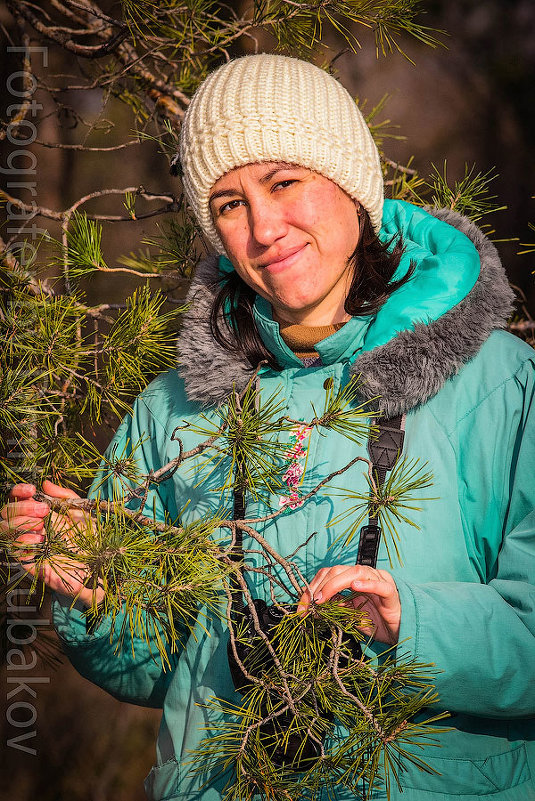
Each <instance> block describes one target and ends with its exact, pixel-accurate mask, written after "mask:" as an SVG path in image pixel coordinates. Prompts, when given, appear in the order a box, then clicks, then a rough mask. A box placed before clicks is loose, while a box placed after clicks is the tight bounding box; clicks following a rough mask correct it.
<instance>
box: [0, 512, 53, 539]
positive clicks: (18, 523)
mask: <svg viewBox="0 0 535 801" xmlns="http://www.w3.org/2000/svg"><path fill="white" fill-rule="evenodd" d="M43 527H44V522H43V520H39V519H37V518H35V517H27V516H24V515H18V516H16V517H12V518H9V520H6V521H4V522H2V523H0V531H1V532H2V533H3V534H9V535H10V536H15V535H16V534H17V532H20V533H21V534H22V533H24V532H25V531H41V530H42V529H43Z"/></svg>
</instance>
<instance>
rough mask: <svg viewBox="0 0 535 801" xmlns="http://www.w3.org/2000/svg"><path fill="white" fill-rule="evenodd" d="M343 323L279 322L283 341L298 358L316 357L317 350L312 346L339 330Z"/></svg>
mask: <svg viewBox="0 0 535 801" xmlns="http://www.w3.org/2000/svg"><path fill="white" fill-rule="evenodd" d="M343 325H345V323H334V324H333V325H296V324H295V323H288V324H284V323H280V324H279V328H280V333H281V337H282V338H283V340H284V342H285V343H286V344H287V345H288V347H289V348H290V350H293V352H294V353H295V355H296V356H297V357H298V358H299V359H304V358H307V357H312V356H314V357H317V356H318V352H317V351H316V350H314V346H315V345H316V344H317V343H318V342H321V341H322V339H327V337H330V336H331V334H334V333H336V331H339V330H340V329H341V328H342V326H343Z"/></svg>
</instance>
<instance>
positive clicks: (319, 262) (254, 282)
mask: <svg viewBox="0 0 535 801" xmlns="http://www.w3.org/2000/svg"><path fill="white" fill-rule="evenodd" d="M210 209H211V212H212V216H213V219H214V224H215V227H216V229H217V232H218V234H219V236H220V238H221V241H222V242H223V245H224V247H225V250H226V253H227V256H228V257H229V259H230V261H231V262H232V264H233V266H234V269H235V270H236V272H237V273H238V275H239V276H240V277H241V278H242V279H243V280H244V281H245V283H247V284H248V285H249V286H250V287H252V288H253V289H254V290H255V291H256V292H257V293H258V294H259V295H261V296H262V297H264V298H266V300H268V301H269V302H270V303H271V306H272V308H273V312H274V317H275V319H278V320H279V321H285V322H289V323H300V324H304V325H330V324H332V323H338V322H343V321H344V320H347V319H348V315H347V314H346V313H345V311H344V301H345V298H346V295H347V290H348V288H349V285H350V283H351V278H352V271H353V268H352V266H351V265H349V264H348V260H349V257H350V256H351V254H352V253H353V251H354V250H355V248H356V246H357V242H358V237H359V225H358V215H357V206H356V203H355V201H353V200H352V199H351V198H350V197H349V195H347V194H346V193H345V192H344V191H343V190H342V189H340V187H339V186H338V185H337V184H335V183H333V181H330V180H329V179H328V178H325V177H324V176H323V175H319V173H316V172H312V171H311V170H308V169H306V168H305V167H298V166H295V165H290V164H286V163H283V162H263V163H261V164H247V165H245V166H244V167H237V168H236V169H234V170H231V171H230V172H228V173H227V174H226V175H223V176H222V177H221V178H220V179H219V180H218V181H216V183H215V184H214V186H213V187H212V190H211V193H210Z"/></svg>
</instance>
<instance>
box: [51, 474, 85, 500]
mask: <svg viewBox="0 0 535 801" xmlns="http://www.w3.org/2000/svg"><path fill="white" fill-rule="evenodd" d="M43 492H44V493H46V494H47V495H50V496H51V497H52V498H79V497H80V496H79V495H78V493H77V492H75V491H74V490H71V489H68V488H67V487H60V486H59V484H53V483H52V482H51V481H49V480H48V479H47V478H46V479H45V480H44V481H43Z"/></svg>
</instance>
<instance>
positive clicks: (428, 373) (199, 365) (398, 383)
mask: <svg viewBox="0 0 535 801" xmlns="http://www.w3.org/2000/svg"><path fill="white" fill-rule="evenodd" d="M426 210H427V211H428V212H429V213H430V214H432V215H433V216H435V217H437V218H438V219H440V220H443V221H444V222H446V223H448V224H449V225H452V226H453V227H455V228H457V229H458V230H460V231H461V232H462V233H463V234H466V236H468V237H469V239H471V240H472V242H473V243H474V245H475V246H476V248H477V250H478V251H479V256H480V260H481V271H480V274H479V278H478V280H477V281H476V283H475V285H474V287H473V289H472V290H471V291H470V292H469V294H468V295H467V296H466V297H465V298H464V300H462V301H461V302H460V303H458V304H457V305H456V306H454V307H453V308H452V309H450V310H449V311H448V312H446V313H445V314H443V315H442V317H439V318H438V320H435V321H432V322H430V323H427V324H423V323H419V324H417V325H415V327H414V328H413V329H411V330H407V331H402V332H401V333H400V334H398V335H397V336H396V337H394V338H393V339H391V340H390V342H387V343H386V344H385V345H381V346H379V347H377V348H373V350H370V351H367V352H365V353H363V354H362V355H361V356H359V357H358V358H357V359H356V361H355V362H354V364H353V365H352V367H351V371H352V373H353V374H354V375H355V376H360V382H361V394H362V399H363V400H369V399H372V398H376V397H377V396H380V398H381V401H380V402H381V408H382V410H383V411H384V413H385V415H386V416H387V417H393V416H395V415H398V414H404V413H406V412H408V411H409V409H412V408H413V407H414V406H417V405H418V404H420V403H425V401H427V400H429V399H430V398H432V397H433V395H436V393H437V392H438V391H439V390H440V388H441V387H442V385H443V384H444V382H445V381H446V380H447V379H448V378H449V377H450V376H451V375H454V374H455V373H457V372H458V371H459V370H460V368H461V367H462V366H463V364H464V363H465V362H467V361H468V360H469V359H471V358H472V357H473V356H475V354H476V353H477V351H478V350H479V348H480V347H481V345H482V344H483V343H484V342H485V340H486V339H487V337H488V336H489V334H490V333H491V332H492V331H493V330H494V329H496V328H504V327H505V324H506V322H507V319H508V318H509V316H510V314H511V311H512V306H513V300H514V294H513V291H512V289H511V287H510V286H509V283H508V281H507V278H506V276H505V272H504V269H503V267H502V265H501V263H500V258H499V256H498V252H497V250H496V248H495V247H494V245H493V244H492V243H491V242H490V241H489V240H488V239H487V238H486V237H485V235H484V234H483V233H482V232H481V230H480V229H479V228H478V227H477V226H476V225H475V224H474V223H473V222H471V221H470V220H469V219H467V218H466V217H463V216H462V215H461V214H458V213H457V212H455V211H451V210H450V209H430V208H428V209H426ZM218 275H219V273H218V257H217V256H210V257H208V258H207V259H205V260H204V261H203V262H202V263H201V264H200V265H199V267H198V268H197V272H196V274H195V278H194V280H193V282H192V285H191V288H190V291H189V293H188V301H189V302H190V303H191V308H190V309H189V311H188V312H186V314H185V316H184V324H183V328H182V331H181V333H180V337H179V340H178V359H179V372H180V374H181V376H182V378H183V379H184V383H185V387H186V393H187V395H188V398H189V399H190V400H192V401H198V402H200V403H202V404H203V405H211V404H218V403H221V402H222V401H224V400H225V398H226V397H227V396H228V395H229V394H230V393H231V391H232V389H233V387H234V386H236V387H238V388H241V387H244V386H245V384H246V383H247V381H248V380H249V379H250V378H251V376H252V374H253V372H254V371H253V368H252V367H251V365H250V364H249V362H248V361H247V360H245V359H244V358H243V357H241V356H239V355H236V354H232V353H230V352H229V351H226V350H225V349H224V348H222V347H221V346H220V345H218V344H217V342H215V341H214V338H213V337H212V334H211V331H210V322H209V321H210V309H211V306H212V300H213V298H214V295H215V292H216V289H215V288H214V286H215V284H216V283H217V278H218Z"/></svg>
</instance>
